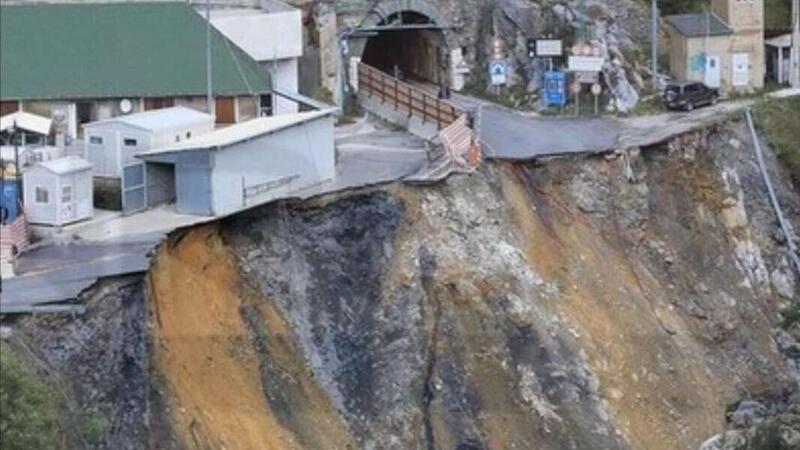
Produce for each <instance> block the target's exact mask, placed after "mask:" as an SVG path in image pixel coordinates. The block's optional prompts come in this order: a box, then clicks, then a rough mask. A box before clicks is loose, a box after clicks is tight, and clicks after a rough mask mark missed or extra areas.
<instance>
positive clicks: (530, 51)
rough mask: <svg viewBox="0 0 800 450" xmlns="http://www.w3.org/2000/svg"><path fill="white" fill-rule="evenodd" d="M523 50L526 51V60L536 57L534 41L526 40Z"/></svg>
mask: <svg viewBox="0 0 800 450" xmlns="http://www.w3.org/2000/svg"><path fill="white" fill-rule="evenodd" d="M525 48H527V49H528V58H533V57H535V56H536V39H528V40H527V41H525Z"/></svg>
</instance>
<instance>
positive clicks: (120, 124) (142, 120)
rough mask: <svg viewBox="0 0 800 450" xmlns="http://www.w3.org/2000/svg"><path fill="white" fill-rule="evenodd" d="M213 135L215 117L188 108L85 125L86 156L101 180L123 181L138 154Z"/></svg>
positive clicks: (132, 115)
mask: <svg viewBox="0 0 800 450" xmlns="http://www.w3.org/2000/svg"><path fill="white" fill-rule="evenodd" d="M211 131H214V116H212V115H209V114H206V113H203V112H200V111H197V110H194V109H191V108H187V107H184V106H175V107H172V108H164V109H157V110H153V111H146V112H141V113H136V114H131V115H128V116H120V117H115V118H113V119H108V120H102V121H99V122H92V123H89V124H86V125H84V137H85V139H86V156H87V159H88V160H89V162H91V163H92V166H93V167H94V169H93V171H94V175H95V176H98V177H113V178H120V177H122V173H123V169H124V168H125V167H126V166H127V165H129V164H134V163H140V162H141V161H138V160H136V159H135V158H134V156H135V155H136V154H137V153H140V152H143V151H145V150H149V149H151V148H157V147H163V146H165V145H169V144H175V143H179V142H181V141H185V140H187V139H191V138H193V137H197V136H201V135H203V134H206V133H210V132H211Z"/></svg>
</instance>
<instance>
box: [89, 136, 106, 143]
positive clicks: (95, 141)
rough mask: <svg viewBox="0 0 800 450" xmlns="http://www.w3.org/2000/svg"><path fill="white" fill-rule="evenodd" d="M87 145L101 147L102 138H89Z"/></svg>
mask: <svg viewBox="0 0 800 450" xmlns="http://www.w3.org/2000/svg"><path fill="white" fill-rule="evenodd" d="M89 143H90V144H95V145H102V144H103V138H101V137H100V136H89Z"/></svg>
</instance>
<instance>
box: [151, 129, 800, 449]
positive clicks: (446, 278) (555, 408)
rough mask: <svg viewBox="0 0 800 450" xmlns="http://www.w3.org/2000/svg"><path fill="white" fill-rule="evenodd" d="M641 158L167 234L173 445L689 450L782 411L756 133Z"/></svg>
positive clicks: (786, 190) (164, 266)
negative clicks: (770, 408) (743, 406)
mask: <svg viewBox="0 0 800 450" xmlns="http://www.w3.org/2000/svg"><path fill="white" fill-rule="evenodd" d="M629 155H630V157H625V158H623V157H619V158H588V159H583V160H575V159H565V160H559V161H550V162H548V163H546V164H543V165H533V164H519V165H512V164H486V165H484V167H483V168H481V170H480V171H479V172H477V173H475V174H473V175H470V176H459V177H453V178H451V179H449V180H448V181H447V182H445V183H443V184H440V185H437V186H433V187H398V186H395V187H391V188H387V189H382V190H368V191H363V192H359V193H355V194H350V195H347V196H344V197H341V196H339V197H330V198H323V199H319V200H316V201H312V202H306V203H305V204H303V205H277V206H270V207H266V208H262V209H260V210H256V211H253V212H251V213H249V214H245V215H242V216H238V217H235V218H232V219H229V220H226V221H224V222H222V223H221V224H218V225H214V226H207V227H203V228H198V229H193V230H190V231H188V232H186V233H184V234H182V235H180V236H176V237H175V238H173V239H172V240H171V241H170V243H169V244H168V245H166V246H165V247H164V248H163V249H162V251H161V253H160V255H159V256H158V259H157V262H156V264H155V265H154V267H153V269H152V271H151V274H150V277H149V283H148V284H149V293H150V295H149V302H150V310H151V311H152V323H153V352H152V355H151V357H152V359H153V367H154V369H153V370H154V373H157V374H158V375H157V376H158V377H159V380H160V383H159V386H161V388H162V390H163V402H164V404H165V405H167V408H166V410H167V414H168V415H169V417H170V418H171V420H170V421H169V422H170V423H171V424H172V428H173V429H174V436H175V445H176V446H177V447H182V448H202V449H204V448H226V449H253V448H275V449H283V448H289V449H348V448H350V449H356V448H358V449H459V450H468V449H513V448H518V449H530V448H543V449H550V448H552V449H560V448H573V449H586V448H603V449H627V448H632V449H644V448H647V449H686V448H698V447H699V446H700V445H701V444H702V443H703V442H704V441H705V440H706V439H708V438H709V437H711V436H713V435H715V434H716V433H719V432H721V431H723V430H724V429H725V428H726V426H727V424H726V412H727V409H728V408H729V407H730V406H731V405H735V404H736V403H737V402H739V401H741V400H742V399H748V398H758V399H762V398H786V397H787V396H788V395H789V394H790V393H791V392H793V391H795V390H796V383H797V373H796V371H795V369H794V368H795V367H796V363H797V361H795V360H792V359H791V358H790V356H791V355H787V354H786V352H782V351H781V348H779V346H778V345H777V344H776V339H775V338H776V336H777V335H778V334H780V336H781V339H783V341H782V342H784V344H782V345H783V346H784V349H785V346H786V345H785V344H786V342H789V344H790V345H796V343H794V344H792V342H793V339H794V338H793V337H792V335H791V333H786V332H783V331H780V330H779V327H778V324H779V322H780V319H781V318H780V314H779V311H780V310H781V308H782V307H783V306H785V305H786V304H787V303H789V302H791V301H797V300H798V295H797V293H796V292H797V289H796V279H795V277H794V275H793V273H792V271H791V267H789V265H788V261H787V260H786V257H785V255H786V253H785V249H784V247H783V246H782V243H781V239H780V237H779V236H777V234H776V226H775V224H774V218H773V216H772V213H771V210H770V208H769V204H768V202H767V198H766V194H765V192H764V189H763V187H762V184H761V180H760V178H759V175H758V172H757V169H756V167H755V165H754V164H753V158H752V156H751V155H752V150H751V149H750V146H749V144H748V139H747V137H746V135H745V134H744V127H743V124H741V123H737V124H732V125H730V126H727V127H724V128H720V129H716V130H707V131H705V132H703V133H699V134H695V135H689V136H684V137H682V138H680V139H677V140H676V141H674V142H672V143H670V145H668V146H664V147H663V148H654V149H647V150H645V151H642V152H632V153H630V154H629ZM625 161H630V164H626V163H625ZM779 193H780V196H781V199H782V200H783V201H784V203H785V206H786V208H787V209H788V211H789V216H790V221H791V222H792V223H794V224H798V223H800V220H798V217H799V216H798V213H799V212H800V196H798V193H797V190H796V189H794V188H793V187H791V186H790V185H788V184H786V183H784V182H780V183H779ZM795 331H796V330H795ZM795 334H797V333H795ZM787 339H788V341H786V340H787ZM790 353H791V352H790ZM797 354H798V353H794V356H795V357H796V356H797Z"/></svg>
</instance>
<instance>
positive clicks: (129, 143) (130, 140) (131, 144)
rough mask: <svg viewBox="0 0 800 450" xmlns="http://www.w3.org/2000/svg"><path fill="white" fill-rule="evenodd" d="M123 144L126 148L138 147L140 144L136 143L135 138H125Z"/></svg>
mask: <svg viewBox="0 0 800 450" xmlns="http://www.w3.org/2000/svg"><path fill="white" fill-rule="evenodd" d="M122 143H123V144H125V146H126V147H136V146H137V145H138V144H139V143H138V142H136V139H133V138H125V139H123V141H122Z"/></svg>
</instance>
